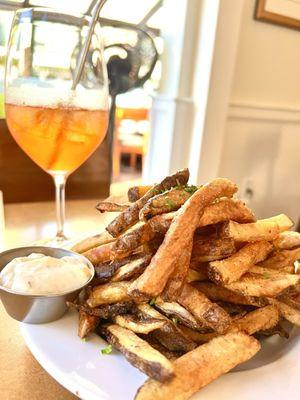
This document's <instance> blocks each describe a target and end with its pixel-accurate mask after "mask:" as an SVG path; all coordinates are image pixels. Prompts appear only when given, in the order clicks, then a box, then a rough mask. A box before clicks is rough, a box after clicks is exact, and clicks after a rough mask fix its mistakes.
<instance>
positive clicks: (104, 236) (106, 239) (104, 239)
mask: <svg viewBox="0 0 300 400" xmlns="http://www.w3.org/2000/svg"><path fill="white" fill-rule="evenodd" d="M114 240H115V238H113V237H112V236H111V235H110V234H109V233H108V232H107V231H104V232H102V233H99V234H98V235H94V236H90V237H88V238H86V239H84V240H82V241H81V242H79V243H76V244H75V245H74V246H73V247H72V248H71V250H73V251H75V252H77V253H84V252H86V251H88V250H90V249H93V248H94V247H97V246H101V245H103V244H107V243H110V242H113V241H114Z"/></svg>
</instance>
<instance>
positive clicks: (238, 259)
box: [208, 241, 273, 285]
mask: <svg viewBox="0 0 300 400" xmlns="http://www.w3.org/2000/svg"><path fill="white" fill-rule="evenodd" d="M272 248H273V246H272V245H271V244H270V243H269V242H266V241H260V242H253V243H248V244H246V245H245V246H244V247H242V248H241V249H240V250H239V251H238V252H237V253H235V254H233V255H232V256H230V257H228V258H226V259H225V260H221V261H214V262H211V263H210V264H209V266H208V276H209V278H210V279H211V280H212V281H213V282H215V283H217V284H221V285H226V284H229V283H232V282H235V281H237V280H238V279H239V278H240V277H241V276H242V275H244V274H245V273H246V272H247V271H248V270H249V268H250V267H251V266H252V265H253V264H256V263H258V262H260V261H263V260H264V259H265V258H266V257H267V255H268V254H269V253H270V252H271V250H272Z"/></svg>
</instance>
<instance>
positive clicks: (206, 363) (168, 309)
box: [68, 170, 300, 400]
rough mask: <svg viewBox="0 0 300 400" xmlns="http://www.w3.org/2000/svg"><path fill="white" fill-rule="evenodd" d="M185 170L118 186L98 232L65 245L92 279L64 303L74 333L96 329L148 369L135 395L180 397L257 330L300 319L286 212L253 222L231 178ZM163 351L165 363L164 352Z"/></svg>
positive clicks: (213, 373)
mask: <svg viewBox="0 0 300 400" xmlns="http://www.w3.org/2000/svg"><path fill="white" fill-rule="evenodd" d="M188 176H189V172H188V170H182V171H179V172H178V173H176V174H173V175H172V176H170V177H167V178H166V179H164V180H163V181H162V182H161V183H160V184H158V185H154V186H147V187H136V188H132V189H131V190H130V191H129V194H128V195H129V198H130V200H134V203H133V204H131V205H128V204H118V203H114V202H113V201H111V202H108V201H104V202H101V203H100V204H99V207H98V208H100V211H104V210H107V211H120V214H119V215H118V217H116V218H115V219H114V220H113V222H112V223H111V224H110V225H109V226H108V227H107V230H108V232H109V233H108V232H107V233H101V234H100V235H96V236H93V237H91V238H87V239H85V240H84V241H82V242H80V243H78V244H77V245H76V246H75V247H74V248H75V250H76V251H78V252H81V253H83V254H84V255H85V256H86V257H87V258H89V260H90V261H91V262H92V263H93V264H94V266H95V271H96V274H95V278H94V279H93V281H92V282H91V285H90V286H88V287H87V288H86V289H85V292H84V293H81V294H80V296H79V298H78V299H77V301H76V302H74V303H68V305H69V306H70V307H72V308H75V309H77V310H78V312H79V326H78V334H79V335H80V336H81V337H85V336H87V335H89V334H91V333H93V332H96V333H98V334H100V335H102V337H104V338H105V339H106V340H107V341H108V342H109V343H111V344H112V345H113V346H114V347H116V348H117V349H119V350H120V351H121V352H122V353H123V354H124V355H125V357H126V358H127V360H128V361H129V362H130V363H132V364H133V365H134V366H136V367H137V368H139V369H140V370H141V371H143V372H144V373H146V374H147V375H148V376H149V377H150V378H151V379H150V380H148V381H147V382H146V383H145V384H144V385H143V386H142V387H141V388H140V390H139V392H138V393H137V395H136V399H138V400H148V399H149V400H150V399H151V400H153V399H155V400H159V399H162V400H169V399H174V400H185V399H188V398H189V397H190V396H191V395H192V394H193V393H195V392H196V391H197V390H199V389H200V388H201V387H203V386H205V385H206V384H208V383H209V382H211V381H212V380H214V379H216V378H217V377H218V376H219V375H221V374H222V373H226V372H227V371H229V370H230V369H231V368H233V367H234V366H236V365H237V364H239V363H241V362H244V361H246V360H248V359H249V358H250V357H252V356H253V355H254V354H256V352H257V351H258V350H259V348H260V345H259V342H257V340H256V339H254V338H253V337H252V335H256V336H257V337H261V336H262V335H266V336H270V335H275V334H280V335H281V336H282V337H287V336H288V333H287V332H285V331H284V329H283V328H282V327H281V325H280V324H281V321H282V320H287V321H289V322H290V323H292V324H294V325H297V326H300V274H299V260H300V233H297V232H289V231H287V229H290V228H291V226H292V224H293V223H292V221H291V220H290V218H288V217H287V216H286V215H285V214H280V215H277V216H275V217H272V218H268V219H261V220H258V221H256V218H255V216H254V215H253V213H252V211H251V210H250V209H249V208H248V207H246V206H245V204H244V203H243V202H242V201H240V200H238V199H233V198H232V196H233V195H234V193H235V192H236V190H237V187H236V185H235V184H234V183H232V182H231V181H229V180H227V179H222V178H218V179H215V180H213V181H212V182H210V183H208V184H206V185H203V186H198V187H195V186H191V185H189V184H188V182H187V181H188ZM171 361H172V362H171Z"/></svg>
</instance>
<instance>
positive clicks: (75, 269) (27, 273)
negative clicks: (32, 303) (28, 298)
mask: <svg viewBox="0 0 300 400" xmlns="http://www.w3.org/2000/svg"><path fill="white" fill-rule="evenodd" d="M90 277H91V271H90V270H89V268H88V266H87V265H86V264H85V263H84V261H82V260H80V259H79V258H76V257H70V256H69V257H68V256H66V257H62V258H54V257H50V256H45V255H44V254H40V253H32V254H30V255H29V256H27V257H18V258H15V259H14V260H12V261H10V262H9V263H8V264H7V265H6V266H5V267H4V268H3V270H2V271H1V273H0V284H1V285H2V286H4V287H6V288H8V289H11V290H13V291H16V292H19V293H23V294H41V295H43V294H44V295H45V294H46V295H47V294H48V295H50V294H60V293H64V292H68V291H72V290H74V289H77V288H79V287H81V286H83V285H84V284H85V282H87V281H88V280H89V278H90Z"/></svg>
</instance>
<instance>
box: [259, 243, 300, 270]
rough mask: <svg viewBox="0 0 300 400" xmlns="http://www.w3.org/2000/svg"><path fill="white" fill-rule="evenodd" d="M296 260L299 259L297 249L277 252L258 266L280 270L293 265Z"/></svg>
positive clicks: (299, 254)
mask: <svg viewBox="0 0 300 400" xmlns="http://www.w3.org/2000/svg"><path fill="white" fill-rule="evenodd" d="M298 259H300V248H299V247H297V248H295V249H292V250H278V251H276V252H274V253H273V254H272V255H271V257H269V258H268V259H267V260H265V261H263V262H261V263H260V264H259V265H260V266H261V267H264V268H273V269H277V270H282V269H283V268H285V267H288V266H291V265H293V264H294V262H295V261H296V260H298Z"/></svg>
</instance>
